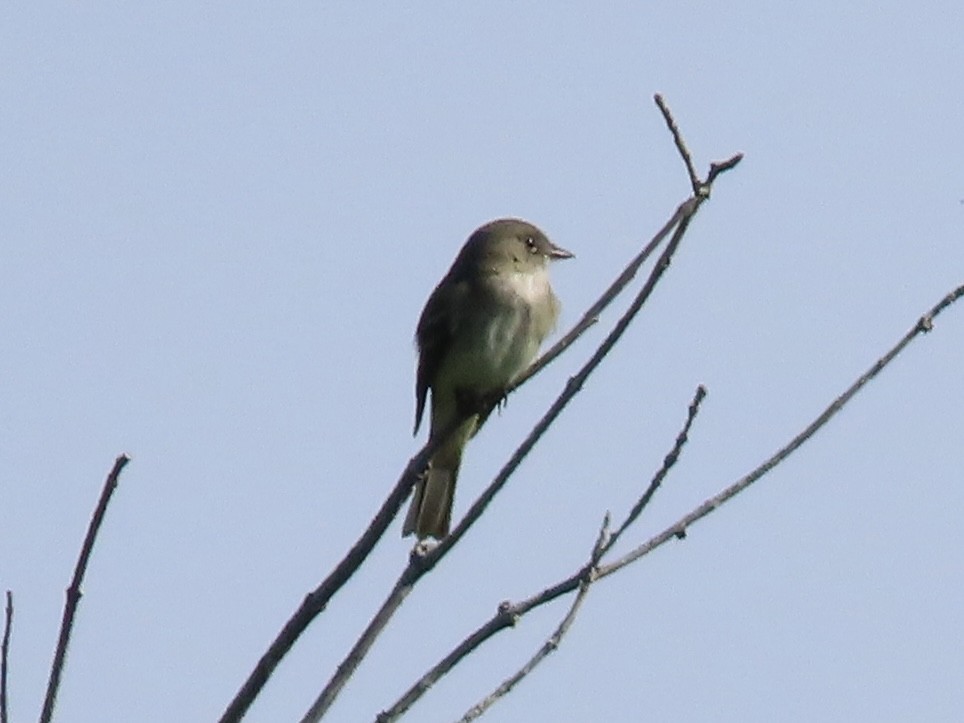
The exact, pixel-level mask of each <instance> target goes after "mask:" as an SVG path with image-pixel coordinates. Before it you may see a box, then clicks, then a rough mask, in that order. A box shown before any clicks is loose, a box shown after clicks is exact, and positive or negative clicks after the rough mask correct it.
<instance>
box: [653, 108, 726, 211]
mask: <svg viewBox="0 0 964 723" xmlns="http://www.w3.org/2000/svg"><path fill="white" fill-rule="evenodd" d="M653 100H655V101H656V105H657V106H659V111H660V113H662V114H663V120H665V121H666V127H667V128H669V132H670V133H671V134H672V136H673V143H675V144H676V150H678V151H679V154H680V157H681V158H682V159H683V165H685V166H686V173H687V175H688V176H689V178H690V187H691V188H692V189H693V195H694V196H703V195H704V194H705V195H709V188H705V189H704V184H703V183H702V182H701V181H700V179H699V176H697V175H696V168H695V167H694V166H693V157H692V156H691V155H690V152H689V149H688V148H687V147H686V142H685V141H684V140H683V135H682V134H681V133H680V131H679V127H678V126H677V125H676V121H675V120H674V119H673V114H672V113H671V112H670V110H669V106H668V105H666V101H665V100H663V96H662V95H660V94H659V93H657V94H656V95H654V96H653ZM714 178H715V176H714ZM708 183H712V178H709V180H708ZM707 185H708V184H707Z"/></svg>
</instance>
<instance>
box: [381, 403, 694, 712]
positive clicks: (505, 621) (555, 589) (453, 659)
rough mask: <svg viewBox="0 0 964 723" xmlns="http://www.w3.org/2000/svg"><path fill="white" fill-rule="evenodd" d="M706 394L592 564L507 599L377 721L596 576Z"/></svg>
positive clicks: (673, 459) (672, 458)
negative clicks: (522, 595) (525, 618)
mask: <svg viewBox="0 0 964 723" xmlns="http://www.w3.org/2000/svg"><path fill="white" fill-rule="evenodd" d="M705 396H706V389H705V388H704V387H703V386H700V387H699V388H697V390H696V394H695V396H694V397H693V401H692V402H690V405H689V410H688V413H687V417H686V422H685V423H684V425H683V428H682V430H681V431H680V432H679V434H677V436H676V441H675V442H674V443H673V447H672V449H671V450H670V452H669V453H668V454H667V455H666V456H665V457H664V458H663V463H662V465H661V466H660V468H659V470H657V472H656V474H655V475H653V478H652V479H651V480H650V483H649V485H648V487H647V488H646V491H645V492H643V494H642V496H641V497H640V498H639V500H638V501H637V502H636V504H635V505H633V508H632V510H631V511H630V513H629V515H628V516H627V517H626V520H625V521H624V522H623V523H622V524H621V525H620V526H619V527H618V528H617V529H616V531H615V532H614V533H613V534H612V535H609V536H608V537H606V538H605V539H603V538H600V539H601V545H602V548H601V552H600V554H599V556H598V557H597V558H595V559H591V560H590V562H589V563H587V564H585V565H583V566H582V567H581V568H580V569H578V570H577V571H576V572H574V573H572V574H571V575H570V576H569V577H567V578H566V579H565V580H562V581H560V582H558V583H556V584H555V585H553V586H551V587H549V588H546V589H545V590H543V591H542V592H540V593H537V594H535V595H533V596H531V597H529V598H528V599H526V600H523V601H522V602H520V603H516V604H514V605H513V604H509V603H508V602H504V603H502V604H501V605H499V608H498V610H497V611H496V613H495V615H494V616H492V617H491V618H490V619H489V620H487V621H486V622H485V623H483V624H482V625H481V626H479V627H478V628H477V629H476V630H475V631H473V632H472V633H471V634H470V635H469V636H468V637H466V638H465V639H464V640H463V641H462V642H461V643H459V645H457V646H456V647H455V648H454V649H453V650H452V651H451V652H450V653H449V654H448V655H446V656H445V657H444V658H443V659H442V660H440V661H439V662H438V663H436V665H435V666H434V667H432V668H431V669H430V670H429V671H428V672H426V673H425V674H424V675H423V676H422V677H421V678H419V679H418V680H417V681H416V682H415V684H414V685H412V687H411V688H409V689H408V690H407V691H405V693H403V694H402V696H401V697H400V698H399V699H398V700H396V701H395V702H394V703H393V704H392V706H391V707H390V708H388V709H387V710H385V711H383V712H382V713H380V714H379V715H378V718H377V721H376V723H391V721H395V720H398V718H400V717H401V716H402V715H403V714H404V713H406V712H407V711H408V709H409V708H411V707H412V706H413V705H414V704H415V703H416V702H417V701H418V699H419V698H421V697H422V696H423V695H424V694H425V693H427V692H428V689H429V688H431V687H432V686H433V685H435V683H437V682H438V681H439V680H440V679H441V678H442V677H443V676H445V675H446V674H448V673H449V672H450V671H451V670H452V669H453V668H454V667H455V666H456V665H457V664H458V663H459V662H461V661H462V660H463V659H464V658H466V657H468V656H469V655H470V654H471V653H473V652H474V651H475V650H476V648H478V647H479V646H480V645H481V644H482V643H484V642H485V641H487V640H488V639H489V638H491V637H493V636H495V635H496V634H497V633H500V632H502V631H503V630H505V629H507V628H511V627H514V626H515V625H516V623H517V622H518V621H519V619H520V618H521V617H522V616H523V615H525V614H526V613H528V612H530V611H532V610H534V609H535V608H537V607H541V606H542V605H545V604H547V603H549V602H552V601H553V600H555V599H556V598H559V597H561V596H563V595H566V594H568V593H570V592H572V591H573V590H576V589H577V588H579V586H580V585H581V584H582V582H583V581H584V580H585V579H586V577H587V575H589V574H590V573H592V574H593V575H594V576H595V574H596V573H595V570H596V568H597V566H598V562H599V560H601V559H602V557H603V555H605V554H606V553H607V552H609V550H611V549H612V548H613V546H614V545H615V544H616V542H617V540H618V539H619V536H620V535H621V534H622V533H623V532H625V530H626V529H627V528H628V527H629V526H630V525H631V524H633V522H635V521H636V519H637V518H638V517H639V514H640V513H641V512H642V510H643V509H644V508H645V507H646V506H647V505H648V504H649V501H650V500H651V499H652V498H653V495H654V494H655V492H656V490H657V489H658V488H659V487H660V485H661V484H662V481H663V480H664V479H665V478H666V476H667V475H668V474H669V471H670V470H671V469H672V468H673V466H675V465H676V463H677V462H678V461H679V457H680V454H681V453H682V451H683V447H684V446H685V445H686V443H687V441H689V430H690V428H691V427H692V425H693V422H694V420H695V419H696V415H697V414H699V411H700V405H701V404H702V402H703V399H704V398H705Z"/></svg>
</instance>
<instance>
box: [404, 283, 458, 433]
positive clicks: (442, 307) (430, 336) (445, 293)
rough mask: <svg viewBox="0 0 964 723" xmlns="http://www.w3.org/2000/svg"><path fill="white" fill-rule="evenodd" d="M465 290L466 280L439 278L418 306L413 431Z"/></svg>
mask: <svg viewBox="0 0 964 723" xmlns="http://www.w3.org/2000/svg"><path fill="white" fill-rule="evenodd" d="M468 292H469V284H468V282H466V281H456V282H453V280H451V279H443V280H442V282H441V283H440V284H439V285H438V286H436V287H435V290H434V291H433V292H432V295H431V296H429V297H428V301H427V302H426V303H425V308H424V309H422V315H421V317H419V320H418V328H417V330H416V332H415V340H416V342H417V343H418V351H419V355H418V372H417V374H416V376H415V432H418V427H419V425H420V424H421V422H422V414H423V413H424V412H425V398H426V396H427V395H428V390H429V387H431V386H432V381H433V380H434V379H435V376H436V374H437V373H438V370H439V367H440V366H441V365H442V360H443V359H444V358H445V355H446V353H448V350H449V349H450V347H451V344H452V338H453V337H454V336H455V333H456V323H457V321H456V320H457V319H459V318H461V317H462V314H461V313H460V311H461V308H462V306H463V305H464V303H465V298H466V297H467V295H468Z"/></svg>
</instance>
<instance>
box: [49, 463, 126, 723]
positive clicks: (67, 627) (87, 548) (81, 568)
mask: <svg viewBox="0 0 964 723" xmlns="http://www.w3.org/2000/svg"><path fill="white" fill-rule="evenodd" d="M130 461H131V460H130V457H128V456H127V455H126V454H122V455H120V456H119V457H118V458H117V459H116V460H114V467H113V469H111V471H110V474H108V475H107V479H106V480H105V482H104V489H103V490H102V491H101V493H100V499H99V500H98V502H97V507H96V508H95V509H94V514H93V516H92V517H91V518H90V524H89V525H88V527H87V535H86V536H85V537H84V544H83V546H82V547H81V550H80V557H78V558H77V565H76V567H74V577H73V579H72V580H71V581H70V587H68V588H67V601H66V603H65V604H64V615H63V619H62V620H61V623H60V636H59V638H58V639H57V650H56V651H55V652H54V660H53V663H52V664H51V666H50V679H49V680H48V681H47V694H46V695H45V696H44V707H43V712H42V713H41V714H40V722H41V723H50V719H51V717H52V716H53V713H54V705H55V704H56V702H57V690H58V689H59V687H60V677H61V675H62V673H63V668H64V660H65V658H66V656H67V646H68V645H69V644H70V634H71V632H72V631H73V627H74V616H75V615H76V613H77V606H78V604H79V603H80V598H81V596H82V595H83V593H82V592H81V590H80V585H81V583H82V582H83V580H84V574H85V573H86V572H87V563H88V561H89V560H90V553H91V551H92V550H93V549H94V542H95V540H96V539H97V533H98V532H99V531H100V526H101V523H102V522H103V521H104V514H105V513H106V512H107V505H108V503H109V502H110V499H111V496H112V495H113V494H114V490H115V489H117V478H118V477H119V476H120V473H121V470H122V469H124V467H125V466H126V465H127V463H128V462H130Z"/></svg>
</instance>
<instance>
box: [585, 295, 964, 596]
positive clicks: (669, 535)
mask: <svg viewBox="0 0 964 723" xmlns="http://www.w3.org/2000/svg"><path fill="white" fill-rule="evenodd" d="M962 296H964V285H962V286H959V287H957V288H956V289H954V290H953V291H951V292H950V293H949V294H947V295H946V296H944V298H942V299H941V300H940V301H939V302H937V304H935V305H934V306H933V307H931V309H930V310H928V311H927V312H926V313H925V314H924V315H923V316H922V317H921V318H920V319H918V320H917V323H916V324H915V325H914V326H913V328H911V329H910V330H909V331H908V332H907V333H906V334H904V336H903V337H902V338H901V340H900V341H898V342H897V344H895V345H894V346H893V347H892V348H891V349H890V350H889V351H888V352H887V353H886V354H884V355H883V356H882V357H880V359H878V360H877V361H876V362H874V363H873V365H871V367H870V368H869V369H868V370H867V371H866V372H864V373H863V374H862V375H861V376H860V377H859V378H858V379H857V380H856V381H855V382H854V383H853V384H851V385H850V387H848V388H847V390H846V391H845V392H844V393H843V394H841V395H840V396H839V397H837V398H836V399H834V400H833V402H831V403H830V405H829V406H828V407H827V408H826V409H824V410H823V412H821V413H820V414H819V415H818V416H817V418H816V419H814V420H813V421H812V422H811V423H810V424H808V425H807V427H806V428H805V429H804V430H803V431H802V432H800V434H798V435H797V436H796V437H794V438H793V439H791V440H790V441H789V442H788V443H787V444H786V445H785V446H784V447H782V448H781V449H779V450H777V451H776V452H775V453H774V454H773V456H771V457H770V458H769V459H767V460H765V461H764V462H763V463H762V464H760V466H758V467H757V468H756V469H754V470H753V471H752V472H750V473H749V474H747V475H746V476H745V477H743V478H741V479H739V480H737V481H736V482H734V483H733V484H732V485H730V486H729V487H727V488H726V489H724V490H723V491H721V492H720V493H719V494H717V495H715V496H714V497H711V498H710V499H708V500H706V501H705V502H703V504H701V505H700V506H699V507H697V508H696V509H694V510H693V511H692V512H690V513H689V514H688V515H685V516H684V517H682V518H680V519H679V520H677V521H676V522H675V523H673V524H672V525H670V526H669V527H667V528H666V529H665V530H663V531H662V532H660V533H659V534H658V535H655V536H654V537H652V538H651V539H650V540H649V541H647V542H645V543H643V544H642V545H640V546H639V547H637V548H636V549H634V550H632V551H631V552H629V553H627V554H626V555H624V556H623V557H621V558H620V559H618V560H616V561H615V562H612V563H609V564H607V565H602V566H601V567H600V568H599V576H600V577H606V576H607V575H610V574H612V573H614V572H617V571H619V570H621V569H622V568H624V567H625V566H626V565H629V564H631V563H633V562H635V561H636V560H638V559H639V558H641V557H643V556H645V555H648V554H649V553H650V552H652V551H653V550H655V549H656V548H657V547H660V546H661V545H663V544H665V543H666V542H668V541H669V540H671V539H673V538H674V537H676V538H679V539H683V538H684V537H686V531H687V529H688V528H689V527H690V525H692V524H693V523H695V522H697V521H699V520H701V519H703V518H704V517H706V516H707V515H708V514H710V513H711V512H713V511H714V510H716V509H718V508H719V507H720V506H722V505H723V504H724V503H725V502H727V501H729V500H730V499H732V498H733V497H735V496H736V495H738V494H739V493H740V492H742V491H743V490H745V489H746V488H747V487H749V486H750V485H752V484H753V483H754V482H756V481H757V480H758V479H760V478H761V477H762V476H763V475H765V474H766V473H767V472H769V471H770V470H772V469H773V468H774V467H776V466H777V465H778V464H780V463H781V462H782V461H783V460H785V459H786V458H787V457H789V456H790V455H791V454H793V452H795V451H796V450H797V449H798V448H799V447H800V446H801V445H802V444H803V443H804V442H806V441H807V440H809V439H810V438H811V437H812V436H813V435H814V434H815V433H816V432H817V430H818V429H820V428H821V427H823V426H824V425H825V424H826V423H827V422H829V421H830V419H831V418H832V417H833V416H834V415H835V414H837V412H839V411H840V410H841V409H843V407H844V406H845V405H846V404H847V403H848V402H849V401H850V400H851V399H853V397H854V395H856V394H857V392H859V391H860V390H861V389H863V387H864V386H865V385H866V384H867V383H868V382H869V381H870V380H872V379H873V378H874V377H876V376H877V375H878V374H879V373H880V372H881V371H882V370H883V369H884V367H886V366H887V365H888V364H890V363H891V362H892V361H893V360H894V359H895V358H896V357H897V355H898V354H900V353H901V352H902V351H903V350H904V349H905V348H906V347H907V345H908V344H910V343H911V342H912V341H913V340H914V339H915V338H917V337H918V336H919V335H921V334H926V333H927V332H929V331H931V329H933V328H934V319H935V318H937V317H938V316H939V315H940V314H941V312H943V311H944V309H946V308H947V307H949V306H950V305H951V304H953V303H954V302H956V301H957V300H958V299H960V298H961V297H962Z"/></svg>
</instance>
